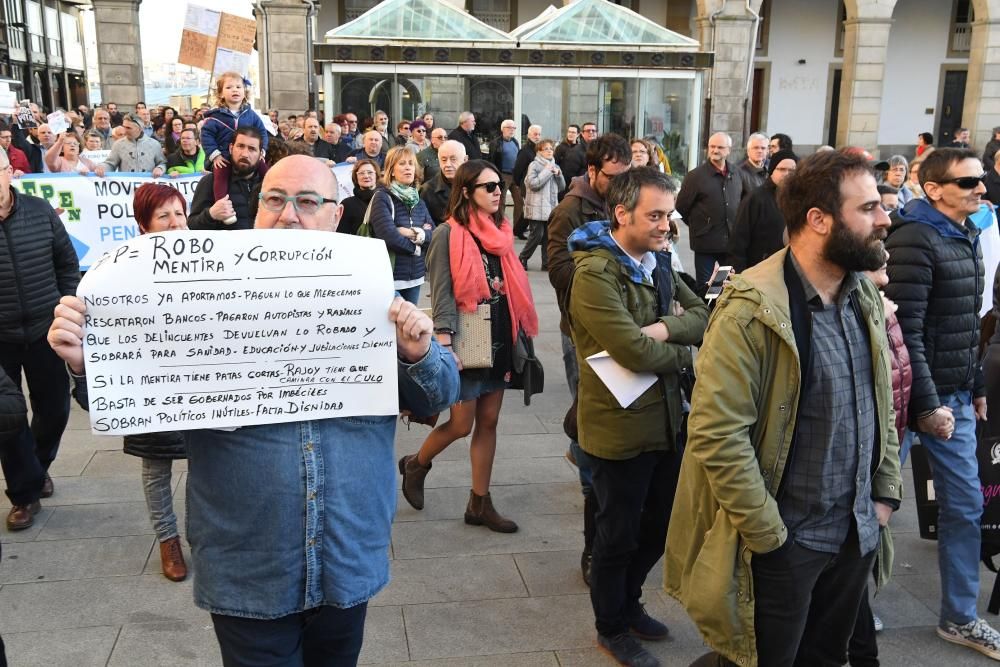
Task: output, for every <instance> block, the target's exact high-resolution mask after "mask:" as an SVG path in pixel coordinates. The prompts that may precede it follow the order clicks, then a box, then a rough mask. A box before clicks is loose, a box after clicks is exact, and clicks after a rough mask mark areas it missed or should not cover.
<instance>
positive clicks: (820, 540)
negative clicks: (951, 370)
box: [778, 256, 879, 554]
mask: <svg viewBox="0 0 1000 667" xmlns="http://www.w3.org/2000/svg"><path fill="white" fill-rule="evenodd" d="M792 264H793V265H794V266H795V269H796V271H797V272H798V274H799V277H800V278H801V279H802V286H803V288H804V290H805V295H806V300H807V302H808V304H809V310H810V314H811V316H812V326H811V332H810V357H811V358H810V364H809V366H810V368H809V374H808V376H807V377H806V382H805V386H804V387H803V391H802V397H801V400H800V402H799V411H798V418H797V421H796V426H795V448H794V450H793V453H792V461H791V463H790V466H789V469H788V472H787V473H786V476H785V482H784V486H783V488H782V492H781V493H780V494H779V498H778V506H779V509H780V511H781V516H782V518H783V519H784V521H785V525H786V526H788V530H789V531H790V533H791V534H792V535H793V536H794V538H795V542H796V543H797V544H799V545H800V546H803V547H806V548H808V549H813V550H815V551H822V552H827V553H838V552H839V551H840V548H841V546H842V545H843V543H844V542H845V541H846V539H847V535H848V531H849V530H850V526H851V523H852V519H853V521H854V522H855V523H856V525H857V531H858V541H859V543H860V546H861V553H862V554H867V553H868V552H870V551H871V550H872V549H874V548H875V547H876V546H877V545H878V537H879V527H878V518H877V516H876V514H875V506H874V503H873V502H872V498H871V460H872V450H873V448H874V442H875V398H874V386H873V383H874V378H873V374H872V359H871V354H870V352H869V346H868V339H867V336H866V334H865V326H864V323H863V322H862V321H861V319H860V318H859V316H858V311H857V310H856V308H855V307H854V306H853V305H852V303H851V294H852V293H853V292H854V291H855V290H856V289H857V287H858V285H859V281H860V276H859V274H857V273H848V274H847V276H846V277H845V278H844V282H843V284H842V285H841V290H840V294H838V295H837V300H836V303H834V304H831V305H824V304H823V302H822V300H821V299H820V296H819V294H818V293H817V292H816V289H815V288H814V287H813V286H812V285H811V284H810V283H809V281H808V280H807V279H806V277H805V276H804V275H803V274H802V270H801V267H800V266H799V264H798V262H797V261H796V260H795V257H794V256H793V257H792Z"/></svg>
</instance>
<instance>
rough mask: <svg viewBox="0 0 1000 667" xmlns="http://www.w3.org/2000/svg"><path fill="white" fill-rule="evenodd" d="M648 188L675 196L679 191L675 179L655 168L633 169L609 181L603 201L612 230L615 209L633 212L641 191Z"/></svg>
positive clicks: (614, 221)
mask: <svg viewBox="0 0 1000 667" xmlns="http://www.w3.org/2000/svg"><path fill="white" fill-rule="evenodd" d="M649 186H652V187H654V188H656V189H658V190H660V191H662V192H665V193H667V194H671V195H676V194H677V191H678V190H679V189H680V184H679V183H678V182H677V179H675V178H674V177H672V176H668V175H667V174H664V173H663V172H661V171H660V170H659V169H657V168H656V167H635V168H633V169H629V170H628V171H626V172H623V173H621V174H619V175H618V176H615V177H614V178H613V179H611V184H610V185H609V186H608V193H607V194H606V195H605V197H604V201H605V202H606V203H607V207H608V219H609V220H610V221H611V228H612V229H615V228H616V227H617V226H618V222H617V220H616V218H615V209H616V208H618V207H619V206H622V207H623V208H624V209H625V210H626V211H627V212H628V213H631V212H632V211H634V210H635V207H636V206H638V205H639V195H640V193H641V192H642V189H643V188H644V187H649Z"/></svg>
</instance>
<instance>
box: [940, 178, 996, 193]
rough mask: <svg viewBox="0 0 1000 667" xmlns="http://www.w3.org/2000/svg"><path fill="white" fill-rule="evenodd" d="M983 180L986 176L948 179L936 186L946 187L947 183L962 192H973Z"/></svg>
mask: <svg viewBox="0 0 1000 667" xmlns="http://www.w3.org/2000/svg"><path fill="white" fill-rule="evenodd" d="M985 178H986V174H980V175H979V176H960V177H958V178H949V179H948V180H945V181H939V182H938V184H939V185H947V184H948V183H954V184H955V185H957V186H958V187H960V188H962V189H963V190H975V189H976V187H977V186H978V185H979V184H980V183H982V182H983V181H984V179H985Z"/></svg>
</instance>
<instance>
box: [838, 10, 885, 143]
mask: <svg viewBox="0 0 1000 667" xmlns="http://www.w3.org/2000/svg"><path fill="white" fill-rule="evenodd" d="M890 12H891V8H890ZM891 26H892V19H891V18H889V17H859V18H853V19H848V20H847V21H844V69H843V73H842V78H841V83H840V108H839V111H838V115H837V145H838V146H861V147H862V148H866V149H868V150H869V151H871V152H872V154H875V153H876V151H877V149H878V125H879V115H880V114H881V112H882V78H883V75H884V72H885V54H886V47H887V46H888V44H889V28H890V27H891Z"/></svg>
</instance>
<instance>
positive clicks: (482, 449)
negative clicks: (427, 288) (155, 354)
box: [399, 160, 538, 533]
mask: <svg viewBox="0 0 1000 667" xmlns="http://www.w3.org/2000/svg"><path fill="white" fill-rule="evenodd" d="M503 194H504V193H503V180H502V179H501V178H500V175H499V174H497V172H496V171H495V170H494V168H493V165H491V164H489V163H488V162H486V161H484V160H473V161H472V162H467V163H466V164H464V165H462V166H461V167H459V169H458V172H456V174H455V178H454V179H453V180H452V188H451V200H450V202H449V205H448V210H449V211H450V212H451V217H449V218H448V220H447V221H445V223H444V224H443V225H441V226H440V227H438V228H437V230H435V232H434V236H433V238H432V239H431V247H430V251H429V252H428V254H427V277H428V279H429V281H430V283H431V301H432V303H433V309H434V329H435V331H436V333H437V337H438V341H439V342H440V343H441V344H442V345H444V346H445V347H450V346H451V338H452V335H454V333H455V332H456V331H457V330H458V314H459V313H460V312H462V313H473V312H475V311H476V307H477V306H479V305H480V304H489V306H490V318H491V319H490V327H491V333H492V339H493V367H492V368H476V369H462V364H461V362H459V364H458V367H459V369H460V370H461V377H462V390H461V394H460V395H459V402H458V403H456V404H455V405H453V406H451V413H450V415H449V418H448V421H446V422H445V423H443V424H441V425H439V426H438V427H437V428H435V429H434V430H433V431H431V433H430V435H429V436H427V439H426V440H425V441H424V444H423V445H421V447H420V451H418V452H417V453H416V454H413V455H411V456H404V457H403V458H402V459H400V460H399V471H400V473H402V475H403V496H404V497H405V498H406V500H407V502H409V503H410V505H412V506H413V507H414V508H415V509H418V510H419V509H423V507H424V477H426V475H427V473H428V471H430V469H431V461H433V460H434V457H435V456H437V455H438V454H440V453H441V452H443V451H444V450H445V449H446V448H447V447H448V445H450V444H451V443H453V442H455V441H456V440H458V439H459V438H464V437H466V436H468V435H469V434H470V433H471V434H472V442H471V446H470V447H469V458H470V459H471V460H472V491H471V492H470V494H469V505H468V507H467V508H466V510H465V522H466V523H468V524H472V525H476V526H480V525H485V526H486V527H488V528H489V529H490V530H494V531H497V532H500V533H513V532H515V531H516V530H517V524H516V523H514V522H513V521H511V520H510V519H507V518H505V517H503V516H501V515H500V513H498V512H497V511H496V510H495V509H494V507H493V501H492V500H491V498H490V476H491V474H492V472H493V456H494V454H495V453H496V445H497V422H498V421H499V418H500V407H501V405H503V392H504V388H505V387H506V386H507V382H508V381H509V380H510V376H511V372H512V371H513V369H514V355H515V354H516V353H517V349H518V347H519V346H518V345H517V340H518V336H519V334H524V335H526V336H528V337H531V338H533V337H535V336H537V335H538V315H537V313H536V312H535V302H534V299H533V298H532V296H531V287H530V285H529V284H528V274H527V273H526V272H525V271H524V267H522V266H521V262H520V260H518V257H517V253H516V252H515V251H514V235H513V232H512V229H511V225H510V221H508V220H506V219H504V217H503V207H502V205H501V202H502V200H503ZM456 361H458V358H457V357H456Z"/></svg>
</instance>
